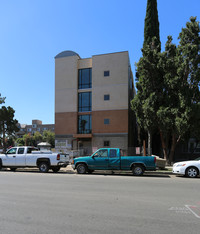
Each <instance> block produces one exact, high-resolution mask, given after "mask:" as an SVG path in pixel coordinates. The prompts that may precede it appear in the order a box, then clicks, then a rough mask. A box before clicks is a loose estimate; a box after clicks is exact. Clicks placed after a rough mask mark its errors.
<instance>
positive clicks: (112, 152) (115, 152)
mask: <svg viewBox="0 0 200 234" xmlns="http://www.w3.org/2000/svg"><path fill="white" fill-rule="evenodd" d="M116 157H117V150H115V149H111V150H110V158H116Z"/></svg>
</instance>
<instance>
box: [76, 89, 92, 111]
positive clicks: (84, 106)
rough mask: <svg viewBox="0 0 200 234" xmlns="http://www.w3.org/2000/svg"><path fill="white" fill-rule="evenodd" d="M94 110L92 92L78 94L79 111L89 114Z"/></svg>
mask: <svg viewBox="0 0 200 234" xmlns="http://www.w3.org/2000/svg"><path fill="white" fill-rule="evenodd" d="M91 109H92V95H91V92H85V93H79V94H78V111H79V112H87V111H91Z"/></svg>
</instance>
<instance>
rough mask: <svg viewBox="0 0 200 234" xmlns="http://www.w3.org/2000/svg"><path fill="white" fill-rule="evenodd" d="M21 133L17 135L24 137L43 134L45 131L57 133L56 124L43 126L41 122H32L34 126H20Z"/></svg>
mask: <svg viewBox="0 0 200 234" xmlns="http://www.w3.org/2000/svg"><path fill="white" fill-rule="evenodd" d="M19 129H20V130H19V132H17V133H16V135H17V137H23V135H24V134H27V133H29V134H31V135H34V133H35V132H39V133H41V134H43V132H44V131H51V132H55V124H42V121H41V120H37V119H35V120H32V124H30V125H28V124H19Z"/></svg>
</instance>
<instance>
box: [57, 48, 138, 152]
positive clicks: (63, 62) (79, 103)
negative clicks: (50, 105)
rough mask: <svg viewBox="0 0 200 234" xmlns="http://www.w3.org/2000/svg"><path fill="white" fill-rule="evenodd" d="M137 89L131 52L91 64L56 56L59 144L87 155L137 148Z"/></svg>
mask: <svg viewBox="0 0 200 234" xmlns="http://www.w3.org/2000/svg"><path fill="white" fill-rule="evenodd" d="M134 90H135V89H134V85H133V75H132V71H131V66H130V61H129V54H128V52H127V51H125V52H118V53H110V54H101V55H94V56H92V57H91V58H85V59H82V58H81V57H80V56H79V55H78V54H77V53H75V52H73V51H64V52H61V53H59V54H58V55H56V56H55V135H56V136H55V137H56V144H58V145H59V144H60V145H62V144H63V145H65V146H66V147H67V148H69V149H74V150H76V149H81V148H82V149H84V151H85V154H90V153H91V152H93V151H95V150H96V149H97V148H100V147H119V148H122V149H127V148H128V147H133V146H134V143H135V141H136V138H137V136H136V131H135V129H136V123H135V118H134V115H133V113H132V111H131V109H130V100H131V99H132V98H133V97H134V93H135V91H134Z"/></svg>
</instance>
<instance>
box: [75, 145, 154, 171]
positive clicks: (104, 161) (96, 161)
mask: <svg viewBox="0 0 200 234" xmlns="http://www.w3.org/2000/svg"><path fill="white" fill-rule="evenodd" d="M72 167H73V169H77V173H78V174H85V173H86V172H88V173H92V172H93V171H94V170H111V171H114V170H123V171H132V172H133V175H136V176H141V175H143V173H144V172H145V171H155V170H156V157H152V156H122V155H121V152H120V149H119V148H101V149H99V150H97V151H96V152H95V153H94V154H93V155H91V156H89V157H80V158H75V159H74V161H73V163H72Z"/></svg>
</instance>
